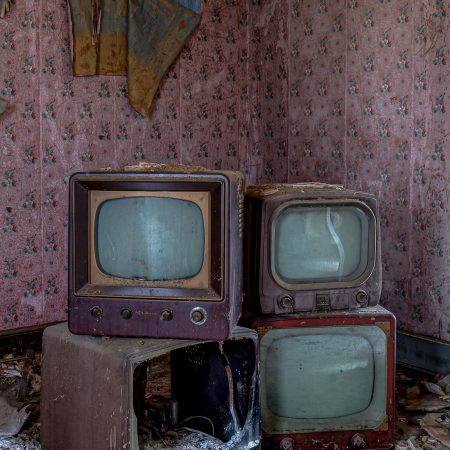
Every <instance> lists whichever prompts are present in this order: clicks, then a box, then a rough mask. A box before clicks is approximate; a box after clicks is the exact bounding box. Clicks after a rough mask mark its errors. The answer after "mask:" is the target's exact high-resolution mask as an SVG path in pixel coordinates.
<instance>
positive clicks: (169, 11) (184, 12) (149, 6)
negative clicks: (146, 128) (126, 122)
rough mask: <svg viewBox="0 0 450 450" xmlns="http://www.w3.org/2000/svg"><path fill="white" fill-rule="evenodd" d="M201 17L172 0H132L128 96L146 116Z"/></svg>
mask: <svg viewBox="0 0 450 450" xmlns="http://www.w3.org/2000/svg"><path fill="white" fill-rule="evenodd" d="M199 20H200V16H199V15H198V14H196V13H195V12H193V11H192V10H190V9H188V8H185V7H183V6H181V5H179V4H177V3H174V2H171V1H169V0H129V11H128V98H129V101H130V104H131V105H132V106H133V108H134V109H136V111H138V112H139V113H140V114H142V115H143V116H148V114H149V113H148V110H149V108H150V105H151V103H152V100H153V97H154V96H155V93H156V91H157V89H158V86H159V83H160V81H161V79H162V77H163V76H164V74H165V73H166V71H167V69H168V68H169V66H170V65H171V64H172V63H173V61H174V60H175V58H176V57H177V55H178V53H180V51H181V49H182V48H183V46H184V43H185V42H186V39H187V38H188V37H189V35H190V34H191V33H192V31H193V30H194V28H195V27H196V26H197V24H198V22H199Z"/></svg>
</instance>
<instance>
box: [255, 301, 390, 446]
mask: <svg viewBox="0 0 450 450" xmlns="http://www.w3.org/2000/svg"><path fill="white" fill-rule="evenodd" d="M252 326H253V328H255V329H256V330H257V331H258V335H259V342H260V345H259V349H260V382H261V415H262V430H263V444H264V445H263V448H264V449H272V448H281V449H291V448H292V449H294V448H295V449H297V448H301V449H302V450H325V449H328V448H335V449H336V450H341V449H349V448H370V449H389V448H391V447H392V446H393V443H394V389H395V384H394V379H395V318H394V316H393V315H392V314H391V313H390V312H389V311H387V310H386V309H384V308H382V307H381V306H379V305H376V306H374V307H368V308H363V309H359V310H357V311H348V310H347V311H334V312H333V313H332V314H329V313H324V312H321V313H319V312H315V313H303V314H299V313H297V314H285V315H281V314H279V315H275V314H272V315H259V316H258V317H256V318H255V319H254V320H253V325H252ZM362 444H364V445H362Z"/></svg>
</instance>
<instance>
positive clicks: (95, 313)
mask: <svg viewBox="0 0 450 450" xmlns="http://www.w3.org/2000/svg"><path fill="white" fill-rule="evenodd" d="M91 316H92V317H93V318H94V319H100V317H102V316H103V309H102V308H100V306H94V307H93V308H91Z"/></svg>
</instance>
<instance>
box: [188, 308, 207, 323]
mask: <svg viewBox="0 0 450 450" xmlns="http://www.w3.org/2000/svg"><path fill="white" fill-rule="evenodd" d="M206 319H207V315H206V311H205V309H204V308H194V309H193V310H192V311H191V321H192V322H193V323H194V324H195V325H203V324H204V323H205V322H206Z"/></svg>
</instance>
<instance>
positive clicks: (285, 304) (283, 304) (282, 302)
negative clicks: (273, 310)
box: [278, 295, 295, 310]
mask: <svg viewBox="0 0 450 450" xmlns="http://www.w3.org/2000/svg"><path fill="white" fill-rule="evenodd" d="M278 306H279V307H280V308H281V309H291V310H293V309H294V306H295V302H294V299H293V298H292V297H290V296H289V295H283V297H280V298H279V299H278Z"/></svg>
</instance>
